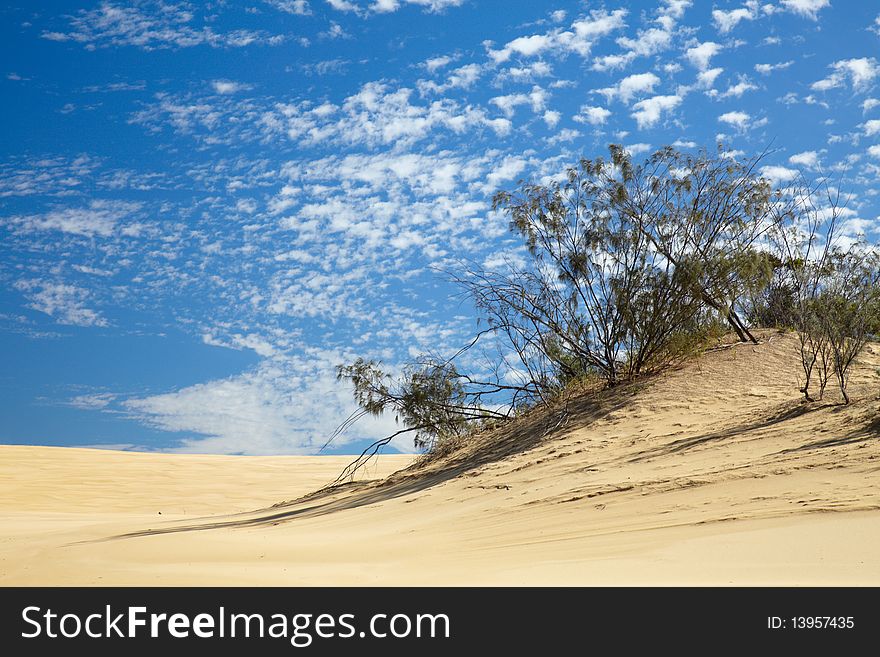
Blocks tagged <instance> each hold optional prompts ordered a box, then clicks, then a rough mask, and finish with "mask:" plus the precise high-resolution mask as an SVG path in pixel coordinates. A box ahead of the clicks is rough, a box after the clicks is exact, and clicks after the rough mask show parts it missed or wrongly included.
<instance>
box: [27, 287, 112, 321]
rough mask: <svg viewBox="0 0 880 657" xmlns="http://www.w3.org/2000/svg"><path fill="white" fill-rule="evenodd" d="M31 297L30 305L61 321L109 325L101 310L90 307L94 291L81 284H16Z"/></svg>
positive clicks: (28, 299)
mask: <svg viewBox="0 0 880 657" xmlns="http://www.w3.org/2000/svg"><path fill="white" fill-rule="evenodd" d="M13 287H15V289H16V290H18V291H19V292H21V293H22V294H23V295H24V297H25V299H27V302H28V303H27V307H28V308H31V309H32V310H36V311H38V312H41V313H45V314H46V315H49V316H50V317H52V318H53V319H55V321H56V322H58V323H59V324H67V325H70V326H108V322H107V320H106V319H104V318H103V317H102V316H101V315H100V313H98V312H97V311H95V310H91V309H89V308H86V306H85V303H86V301H87V300H88V299H89V297H90V296H91V293H90V292H89V291H88V290H87V289H85V288H81V287H76V286H74V285H70V284H67V283H60V282H57V281H49V280H20V281H16V283H15V284H14V286H13Z"/></svg>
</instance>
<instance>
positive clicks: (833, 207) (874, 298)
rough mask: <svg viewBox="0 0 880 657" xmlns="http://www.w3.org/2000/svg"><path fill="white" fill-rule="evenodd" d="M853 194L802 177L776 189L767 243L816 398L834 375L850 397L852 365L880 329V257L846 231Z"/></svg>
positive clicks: (806, 391)
mask: <svg viewBox="0 0 880 657" xmlns="http://www.w3.org/2000/svg"><path fill="white" fill-rule="evenodd" d="M847 202H848V198H847V197H846V195H844V194H843V193H842V191H841V187H840V184H839V183H838V184H836V185H833V184H832V183H831V182H830V181H829V179H828V178H824V177H823V178H820V179H818V180H817V181H812V182H811V181H807V180H806V179H805V178H803V177H802V176H801V177H799V178H798V179H796V180H795V181H793V182H792V183H791V184H789V185H788V186H787V187H786V188H784V189H780V190H778V191H777V193H776V203H775V217H774V220H773V228H772V230H771V231H770V232H769V234H768V237H769V239H768V244H769V246H770V248H771V250H772V252H773V254H774V256H773V257H774V258H775V259H776V260H777V261H778V266H777V267H776V272H778V279H779V280H778V283H777V285H778V287H779V288H780V289H782V290H784V291H785V318H786V319H787V320H788V321H790V325H791V326H792V328H794V329H795V330H796V332H797V335H798V346H799V356H800V363H801V369H802V373H803V377H804V379H803V381H804V384H803V386H801V389H800V390H801V392H802V393H803V395H804V398H805V399H806V400H807V401H813V397H812V395H811V386H812V383H813V379H814V377H815V379H816V380H817V383H818V399H822V397H823V395H824V393H825V390H826V387H827V385H828V383H829V381H830V380H831V379H832V378H834V379H835V380H836V381H837V386H838V388H839V390H840V393H841V395H842V397H843V399H844V402H845V403H849V401H850V400H849V395H848V394H847V391H846V387H847V381H848V376H849V370H850V366H851V365H852V363H853V361H854V360H855V358H856V357H857V355H858V354H859V352H860V351H861V350H862V348H863V347H864V345H865V343H866V342H867V340H868V339H869V338H870V337H871V336H873V335H876V334H877V332H878V325H877V321H878V293H880V290H878V283H880V261H878V255H877V252H876V250H875V249H873V248H872V247H871V246H869V245H868V244H866V243H865V242H864V241H861V240H853V239H851V238H849V237H846V236H844V235H842V233H841V222H842V218H843V217H844V216H846V215H847V214H848V212H847Z"/></svg>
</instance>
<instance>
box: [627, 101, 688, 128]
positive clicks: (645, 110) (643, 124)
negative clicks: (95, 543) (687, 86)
mask: <svg viewBox="0 0 880 657" xmlns="http://www.w3.org/2000/svg"><path fill="white" fill-rule="evenodd" d="M681 101H682V98H681V96H677V95H675V96H654V97H652V98H646V99H645V100H640V101H639V102H637V103H636V104H635V105H633V109H634V110H635V112H633V113H632V117H633V118H634V119H635V120H636V124H638V126H639V128H640V129H644V128H651V127H653V126H654V125H656V124H657V122H658V121H659V120H660V119H661V118H662V116H663V114H665V113H668V112H671V111H672V110H673V109H675V108H676V107H678V106H679V105H680V104H681Z"/></svg>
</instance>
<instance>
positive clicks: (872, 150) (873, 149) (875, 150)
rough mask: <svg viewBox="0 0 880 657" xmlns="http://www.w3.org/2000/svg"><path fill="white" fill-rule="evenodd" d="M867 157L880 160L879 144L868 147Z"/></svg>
mask: <svg viewBox="0 0 880 657" xmlns="http://www.w3.org/2000/svg"><path fill="white" fill-rule="evenodd" d="M868 155H870V156H871V157H874V158H877V159H880V144H874V145H873V146H869V147H868Z"/></svg>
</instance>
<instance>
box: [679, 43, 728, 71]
mask: <svg viewBox="0 0 880 657" xmlns="http://www.w3.org/2000/svg"><path fill="white" fill-rule="evenodd" d="M720 51H721V45H720V44H717V43H715V42H714V41H705V42H703V43H700V44H698V45H696V46H692V47H690V48H688V49H687V50H685V53H684V56H685V58H686V59H687V60H688V62H690V64H691V66H693V67H694V68H696V69H697V70H700V71H705V70H706V69H707V68H709V62H710V60H711V59H712V58H713V57H714V56H715V55H717V54H718V53H719V52H720Z"/></svg>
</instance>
